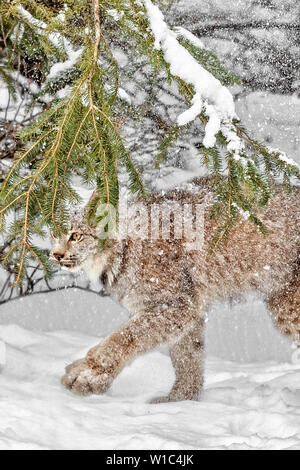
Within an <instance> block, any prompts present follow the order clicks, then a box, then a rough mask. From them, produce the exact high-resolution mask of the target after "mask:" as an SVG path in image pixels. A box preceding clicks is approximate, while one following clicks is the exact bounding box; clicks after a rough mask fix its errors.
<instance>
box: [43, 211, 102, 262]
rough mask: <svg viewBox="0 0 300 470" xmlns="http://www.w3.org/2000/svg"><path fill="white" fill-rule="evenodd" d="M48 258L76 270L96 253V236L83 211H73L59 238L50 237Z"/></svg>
mask: <svg viewBox="0 0 300 470" xmlns="http://www.w3.org/2000/svg"><path fill="white" fill-rule="evenodd" d="M51 239H52V240H51V241H52V250H51V255H50V258H51V259H52V260H53V261H55V262H56V263H59V264H60V265H61V266H63V267H65V268H68V269H70V270H72V271H77V270H78V269H80V268H81V267H82V265H83V264H84V263H85V262H86V261H87V260H88V259H89V258H90V257H92V256H93V255H95V254H96V253H97V249H98V237H97V235H96V231H95V229H94V228H93V227H91V226H89V225H88V224H87V222H86V220H85V216H84V212H83V211H82V212H75V213H74V214H73V215H72V216H71V220H70V227H69V230H68V232H67V233H66V234H62V235H61V237H60V238H54V237H53V236H52V237H51Z"/></svg>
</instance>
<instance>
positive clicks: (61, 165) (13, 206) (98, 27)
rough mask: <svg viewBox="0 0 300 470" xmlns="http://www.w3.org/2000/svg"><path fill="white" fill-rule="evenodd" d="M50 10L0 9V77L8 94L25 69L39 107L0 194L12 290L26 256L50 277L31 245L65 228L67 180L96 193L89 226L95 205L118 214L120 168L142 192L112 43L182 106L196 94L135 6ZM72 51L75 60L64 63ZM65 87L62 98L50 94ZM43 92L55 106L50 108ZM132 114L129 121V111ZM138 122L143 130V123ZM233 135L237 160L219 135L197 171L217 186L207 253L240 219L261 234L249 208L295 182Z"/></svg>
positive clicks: (27, 4)
mask: <svg viewBox="0 0 300 470" xmlns="http://www.w3.org/2000/svg"><path fill="white" fill-rule="evenodd" d="M59 3H60V2H56V4H59ZM157 3H159V4H160V5H161V4H163V3H165V4H167V3H169V2H162V1H161V2H157ZM51 4H52V2H42V1H34V0H13V1H5V0H4V1H3V0H2V2H1V5H0V18H1V20H0V31H1V39H0V41H1V45H2V48H3V51H4V52H5V53H4V54H2V55H1V56H0V76H1V78H2V79H3V80H4V81H5V83H7V85H8V86H9V87H10V89H11V90H12V91H13V90H14V77H15V76H14V75H13V71H15V70H16V69H17V68H18V70H20V62H21V63H24V64H28V63H29V64H32V70H31V71H29V72H28V70H27V71H26V70H25V67H23V69H22V68H21V71H22V72H23V75H25V76H26V77H27V78H29V79H32V80H34V81H35V83H38V85H39V86H40V91H39V93H38V94H37V95H38V96H37V99H41V100H43V99H44V103H47V104H46V105H45V106H44V108H45V109H44V112H43V113H42V114H41V115H40V117H39V119H38V120H36V121H35V122H34V123H33V124H32V125H30V126H29V127H27V128H26V129H25V130H23V131H22V132H21V134H20V139H21V140H22V142H23V143H24V148H23V150H22V152H21V153H20V154H18V155H16V157H15V159H14V161H13V164H12V165H11V167H10V169H9V171H8V172H7V174H6V176H5V180H4V182H3V184H2V187H1V191H0V203H1V206H0V224H1V227H0V229H1V230H5V231H6V232H5V233H6V237H7V240H8V243H7V249H6V250H5V251H4V254H2V262H3V263H10V262H11V260H12V259H18V260H19V262H18V268H17V271H16V283H17V284H18V283H21V282H22V279H23V278H24V275H25V272H26V266H27V262H28V259H29V258H32V257H34V258H35V259H36V260H38V262H39V263H40V264H41V265H42V267H43V268H44V270H45V272H46V273H47V274H48V275H49V276H51V266H50V265H49V262H48V259H47V256H45V254H44V253H43V251H42V250H40V249H38V248H37V247H36V246H35V244H34V240H35V238H36V236H39V237H43V236H45V228H46V227H50V228H51V230H52V231H53V233H54V234H55V235H59V234H60V233H62V232H63V231H65V230H66V229H67V223H68V210H67V208H68V205H69V204H70V203H71V204H74V203H75V202H77V201H78V200H79V196H78V194H77V193H76V191H75V190H74V188H73V186H72V179H73V178H74V176H75V175H77V176H80V177H81V179H82V182H83V183H85V184H93V185H95V186H96V188H97V189H96V191H95V192H94V196H93V198H92V199H91V201H90V205H89V218H90V220H92V218H93V217H94V214H95V212H96V209H97V205H98V204H99V203H101V204H112V205H113V206H115V207H117V205H118V193H119V192H118V189H119V178H118V175H119V167H120V166H123V167H124V168H125V169H126V171H127V173H128V176H129V186H130V189H131V191H132V192H135V193H137V194H138V195H143V194H145V189H144V185H143V181H142V175H141V172H140V171H139V169H138V168H137V167H136V165H135V163H134V162H133V161H132V159H131V156H130V154H129V152H128V150H127V146H126V139H125V136H124V135H123V133H122V122H121V121H120V119H119V116H120V113H122V112H124V107H126V106H127V110H126V112H127V114H128V113H129V112H130V109H129V108H130V106H128V105H127V104H126V103H124V102H122V100H121V99H120V98H119V83H120V79H121V75H122V72H121V70H120V68H119V66H118V63H117V62H116V60H115V58H114V55H113V52H112V44H113V42H114V41H116V37H117V39H118V42H119V44H122V45H123V46H124V45H125V47H126V48H128V50H131V51H132V52H133V55H134V54H136V55H138V56H139V57H140V58H141V59H142V61H143V62H146V61H147V62H148V64H149V65H150V66H151V69H152V73H151V80H152V81H155V80H154V79H155V77H157V79H158V80H163V81H164V82H168V83H175V84H176V86H177V88H178V90H179V92H180V93H181V94H182V96H183V97H184V99H185V100H186V102H187V104H191V101H192V98H193V96H194V94H195V91H194V89H193V87H192V86H191V85H189V84H188V83H185V82H184V81H183V80H181V79H180V78H179V77H176V76H173V75H172V74H171V72H170V67H169V64H168V63H167V62H166V61H165V59H164V56H163V53H162V51H160V50H157V49H155V48H154V38H153V35H152V33H151V30H150V28H149V23H148V19H147V15H146V10H145V7H144V4H143V2H142V1H140V0H102V1H99V0H93V1H91V0H76V1H75V0H65V1H64V2H61V11H60V14H57V11H56V9H55V8H52V7H51ZM180 42H181V44H182V45H183V46H184V47H186V49H187V50H188V51H189V52H190V53H191V54H192V55H193V57H194V58H195V59H196V60H197V61H198V62H199V63H200V64H201V65H202V66H203V67H204V68H205V69H206V70H208V71H209V72H210V73H211V74H212V75H214V76H215V77H216V78H217V79H219V80H220V81H221V83H222V84H225V85H230V84H232V83H238V82H239V78H238V77H237V76H236V75H234V74H233V73H230V72H228V71H227V70H225V68H224V67H223V66H222V64H221V63H220V62H219V61H218V59H217V57H216V56H215V55H214V54H213V53H211V52H209V51H206V50H199V49H198V48H197V47H195V45H193V44H192V43H190V42H189V41H188V40H186V39H182V38H181V39H180ZM70 45H71V46H72V48H73V50H75V51H77V52H78V51H79V52H80V53H78V56H77V59H76V60H73V61H72V60H69V62H68V57H69V56H68V53H69V51H68V47H69V46H70ZM61 62H64V67H63V70H62V71H61V72H60V73H56V74H55V75H54V76H53V77H52V78H51V76H50V78H49V79H48V78H47V75H48V74H49V71H50V70H51V67H52V66H53V65H55V64H58V63H61ZM65 87H67V91H68V92H67V93H65V94H64V95H65V96H61V94H57V92H58V91H60V90H63V89H66V88H65ZM49 94H51V95H52V96H53V95H54V96H55V98H54V99H52V100H51V101H49V102H48V101H47V100H46V98H47V96H48V95H49ZM131 116H135V114H134V110H132V113H131ZM138 119H140V116H138ZM198 119H199V120H200V122H201V124H202V125H203V126H205V125H206V123H207V121H208V117H207V116H206V115H205V113H204V112H202V113H201V114H200V115H199V116H198ZM139 122H140V125H143V123H142V120H140V121H139ZM187 126H189V124H188V125H187ZM187 126H182V127H179V126H177V125H175V126H173V127H171V128H170V131H169V132H168V133H167V135H166V136H165V139H164V140H163V141H162V142H161V145H160V147H159V152H158V155H157V158H156V166H158V165H159V164H160V163H161V162H162V161H163V160H164V158H165V157H166V156H167V154H168V151H169V150H170V148H171V147H172V145H174V144H175V142H176V140H177V139H178V138H179V137H180V135H181V134H182V133H183V131H184V130H185V129H186V127H187ZM232 128H233V130H234V132H236V134H237V135H238V136H239V137H240V138H241V139H243V140H244V141H245V143H246V147H245V151H243V153H242V154H241V155H239V157H238V158H236V155H234V154H233V153H231V152H226V145H227V141H226V138H225V136H224V135H223V134H222V133H221V132H219V133H218V134H217V143H216V145H215V147H213V148H204V147H202V148H200V149H199V153H200V160H201V163H202V164H203V165H204V166H205V167H206V168H207V169H208V170H209V172H210V173H211V175H212V176H213V178H214V180H215V189H216V203H215V205H214V207H213V210H212V215H213V216H215V217H218V218H219V220H220V224H219V230H218V232H217V233H216V238H215V240H214V244H215V245H217V244H218V243H220V241H221V240H222V239H224V238H225V237H226V236H227V234H228V233H229V231H230V228H231V227H232V226H233V224H234V223H235V221H236V220H237V218H238V217H239V216H240V214H241V212H242V213H247V214H248V217H249V218H250V220H251V221H252V222H253V223H254V224H256V225H257V226H258V228H259V229H260V230H262V231H264V230H265V229H264V227H263V225H262V223H261V222H260V220H259V219H258V217H257V216H256V210H257V207H258V206H264V205H266V204H267V203H268V201H269V198H270V197H271V194H272V183H273V178H274V177H276V176H279V175H282V176H283V180H284V182H285V184H286V186H287V187H288V186H289V184H290V179H291V177H293V176H295V177H297V178H299V177H300V172H299V169H298V168H297V167H296V166H295V165H293V164H291V163H290V162H289V161H288V160H285V159H283V158H282V157H281V155H280V153H276V152H275V153H274V152H270V151H269V150H268V149H267V148H266V147H264V146H263V145H262V144H260V143H259V142H257V141H255V140H254V139H252V138H251V137H249V135H248V134H247V132H246V130H245V129H243V128H242V126H241V124H240V122H238V121H235V122H233V123H232ZM154 164H155V162H154ZM10 212H12V213H13V214H14V222H13V223H11V222H8V221H9V220H10V218H9V217H7V215H8V214H9V213H10Z"/></svg>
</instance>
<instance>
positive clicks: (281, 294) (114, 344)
mask: <svg viewBox="0 0 300 470" xmlns="http://www.w3.org/2000/svg"><path fill="white" fill-rule="evenodd" d="M211 184H212V183H211V180H210V179H209V178H203V179H202V180H201V181H198V183H197V186H196V187H195V190H194V191H192V192H187V191H179V190H178V191H177V190H174V191H171V192H169V193H166V194H164V195H156V196H153V197H152V199H151V198H150V199H147V202H146V203H147V205H149V204H150V203H151V202H154V203H155V204H160V203H163V202H167V203H168V202H170V201H177V202H179V204H184V203H185V202H187V203H189V202H191V201H193V202H195V201H198V202H199V203H201V202H203V201H204V198H206V200H209V197H208V196H209V195H212V191H211ZM299 195H300V188H293V189H292V190H291V192H290V193H285V192H284V191H283V190H282V189H281V188H280V186H278V187H277V189H276V190H275V195H274V197H273V199H272V200H271V203H270V204H269V206H268V207H267V208H265V209H264V210H262V211H261V212H260V214H259V215H260V218H261V220H262V221H263V222H264V223H265V225H266V226H267V228H268V235H267V236H263V235H262V234H261V233H260V232H259V231H258V230H257V228H256V227H255V226H254V225H253V224H252V223H251V222H249V221H248V220H247V218H246V217H245V218H243V217H241V218H240V221H239V222H238V223H237V224H236V226H235V227H234V228H233V229H232V232H231V234H230V238H229V241H228V242H226V243H225V244H224V245H223V246H222V247H221V248H219V249H217V250H215V252H214V253H213V254H212V255H208V254H207V250H208V245H209V243H210V240H211V236H212V233H213V232H214V230H215V228H216V222H215V221H213V220H212V219H211V218H210V217H209V205H210V204H209V203H208V204H207V205H206V208H205V212H204V243H203V247H202V249H197V250H187V249H186V245H185V240H183V239H175V238H174V237H173V238H171V239H155V240H153V239H140V240H139V239H134V240H133V239H131V238H130V237H127V238H125V239H124V238H123V239H120V238H119V239H118V238H115V239H111V240H108V241H107V243H106V246H105V248H104V249H102V250H100V249H99V244H98V237H97V235H96V231H95V229H94V228H92V227H90V226H89V225H87V223H86V222H85V220H84V217H83V216H82V218H81V219H78V218H76V217H75V218H74V219H73V220H72V222H71V227H70V231H69V233H68V234H67V235H66V236H63V237H62V238H60V239H59V240H53V249H52V257H53V258H55V260H56V261H57V262H59V264H60V265H62V266H65V267H68V268H69V269H71V270H72V269H80V268H82V269H84V270H86V272H87V273H88V274H89V273H90V274H91V275H92V276H96V277H97V278H99V279H100V281H101V282H102V284H103V285H104V287H105V289H106V290H107V292H108V293H109V294H110V295H111V296H112V297H114V298H115V299H116V300H117V301H118V302H119V303H120V304H122V305H124V306H125V307H126V308H128V309H129V310H130V311H131V313H132V317H131V319H130V320H129V321H128V323H126V324H125V325H124V326H123V327H122V328H120V329H119V330H118V331H115V332H114V333H112V334H111V335H109V336H108V337H107V338H106V339H105V340H104V341H103V342H102V343H101V344H100V345H98V346H96V347H94V348H92V349H91V350H90V351H89V352H88V354H87V356H86V357H85V358H83V359H80V360H78V361H76V362H74V363H73V364H71V365H69V366H68V367H67V368H66V373H65V375H64V377H63V378H62V382H63V384H64V385H65V386H66V387H67V388H69V389H70V390H72V391H73V392H75V393H78V394H83V395H86V394H89V393H104V392H105V391H106V390H107V389H108V388H109V386H110V385H111V383H112V381H113V380H114V378H115V377H116V376H117V375H118V374H119V372H120V371H121V370H122V368H123V367H124V366H125V365H126V364H128V362H129V361H131V360H132V359H134V358H135V357H136V356H137V355H138V354H141V353H145V352H147V351H150V350H152V349H154V348H156V347H157V346H159V345H160V344H163V343H165V344H166V343H167V344H169V346H170V353H171V359H172V363H173V366H174V369H175V374H176V380H175V383H174V386H173V388H172V390H171V391H170V393H169V395H168V396H166V397H160V398H157V399H155V400H153V401H154V402H165V401H178V400H194V399H197V397H198V395H199V392H200V390H201V386H202V383H203V370H202V360H203V350H204V345H203V335H204V312H205V310H207V309H208V308H209V306H210V305H211V303H212V302H214V301H216V300H218V299H226V298H228V297H233V296H238V295H240V294H242V293H245V292H247V291H259V292H260V293H261V294H262V295H263V296H264V298H265V299H266V302H267V304H268V306H269V308H270V311H271V313H272V317H273V319H274V322H275V323H276V324H277V325H278V327H279V329H280V330H281V331H282V332H283V333H285V334H286V335H288V336H290V337H291V339H292V340H294V341H295V342H297V343H299V341H300V272H299V264H300V263H299V261H300V260H299V255H300V243H299V235H300V228H299V227H300V224H299V222H300V210H299ZM211 197H212V198H213V196H211ZM207 198H208V199H207ZM173 235H174V234H173Z"/></svg>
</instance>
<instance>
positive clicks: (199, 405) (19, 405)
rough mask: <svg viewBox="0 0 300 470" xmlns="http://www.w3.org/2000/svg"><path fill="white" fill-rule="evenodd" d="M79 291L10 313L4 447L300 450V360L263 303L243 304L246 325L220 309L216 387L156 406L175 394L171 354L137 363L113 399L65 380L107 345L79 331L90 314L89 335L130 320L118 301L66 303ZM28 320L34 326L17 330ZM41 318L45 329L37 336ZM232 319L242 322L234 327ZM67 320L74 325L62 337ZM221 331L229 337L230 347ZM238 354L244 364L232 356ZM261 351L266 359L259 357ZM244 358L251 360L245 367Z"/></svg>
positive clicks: (3, 376)
mask: <svg viewBox="0 0 300 470" xmlns="http://www.w3.org/2000/svg"><path fill="white" fill-rule="evenodd" d="M77 294H78V295H77ZM77 294H75V293H74V292H72V293H71V292H69V293H63V294H50V295H49V296H46V297H45V296H44V297H43V296H37V297H35V299H34V300H32V299H25V300H24V301H16V302H12V303H11V304H7V306H6V308H5V312H4V310H3V315H2V316H1V323H2V325H1V326H0V364H1V363H2V364H4V365H2V366H1V365H0V368H1V367H2V369H1V372H0V417H1V418H0V449H253V448H255V449H300V355H299V353H298V352H297V351H296V350H295V351H294V352H293V350H292V349H291V348H290V345H289V344H288V343H285V342H283V343H281V338H280V337H279V336H277V334H276V333H275V332H274V330H273V329H272V326H271V323H270V322H269V319H268V317H267V315H263V314H262V312H261V305H260V304H259V303H257V301H256V300H253V301H252V304H251V301H248V307H247V308H248V313H247V308H246V307H245V306H244V307H243V306H242V310H241V307H239V310H240V311H242V312H243V313H244V315H240V320H237V319H238V314H237V312H235V310H236V309H235V308H234V309H233V312H231V315H233V317H232V316H231V318H230V316H229V313H228V312H229V308H228V307H227V310H226V308H225V307H224V308H225V310H224V309H223V315H224V316H225V317H223V320H220V315H222V309H220V307H216V310H215V311H213V312H212V314H211V318H210V320H209V321H208V335H207V342H208V357H207V360H206V383H205V388H204V392H203V395H202V397H201V399H200V401H199V402H181V403H169V404H159V405H150V404H148V401H149V400H150V398H152V397H153V396H157V395H161V393H166V392H167V391H168V390H169V388H170V387H171V384H172V381H173V378H174V376H173V371H172V367H171V362H170V359H169V357H168V354H167V351H166V349H165V348H162V349H159V350H157V351H154V352H152V353H149V354H147V355H145V356H142V357H139V358H138V359H136V360H135V361H134V362H133V363H132V364H131V365H130V366H128V367H126V368H125V369H124V370H123V372H122V373H121V374H120V376H119V377H118V378H117V379H116V381H115V382H114V384H113V386H112V387H111V389H110V390H109V391H108V393H106V394H105V395H103V396H90V397H85V398H82V397H78V396H74V395H73V394H72V393H71V392H69V391H67V390H66V389H64V387H63V386H62V385H61V384H60V377H61V375H62V374H63V372H64V367H65V366H66V365H67V364H68V363H69V362H71V361H73V360H75V359H76V358H78V357H82V356H83V355H84V354H85V352H86V351H87V350H88V349H89V348H90V347H92V346H94V345H95V344H96V343H97V342H98V341H99V336H97V337H96V336H91V334H86V333H79V332H76V331H74V330H75V329H76V328H78V329H79V325H80V323H81V322H82V320H83V319H84V316H86V324H85V329H86V330H87V329H89V330H90V331H93V330H94V331H95V333H94V334H97V335H98V333H99V330H101V329H102V330H103V334H102V336H103V335H105V334H107V333H108V329H114V328H116V327H117V325H118V323H120V322H122V321H125V320H126V312H124V311H120V309H118V307H117V306H114V304H113V303H112V302H111V300H109V299H102V300H99V299H97V298H96V297H93V296H91V295H90V296H87V297H86V299H87V298H89V299H91V298H92V299H93V300H90V301H89V302H90V305H88V303H87V306H86V309H85V310H83V311H82V312H81V313H79V310H78V306H79V305H78V302H77V309H75V308H74V307H72V305H69V306H68V307H67V304H64V303H63V299H64V297H63V296H64V295H65V296H66V297H65V301H66V302H67V300H66V299H68V300H70V299H71V297H73V302H75V303H76V299H77V300H78V299H79V296H80V297H81V298H82V297H84V295H83V294H82V293H77ZM59 295H62V297H59ZM76 295H77V297H76ZM45 298H46V299H47V300H48V305H47V304H46V303H45ZM42 299H43V300H42ZM51 299H52V300H51ZM32 302H34V305H35V306H36V307H37V308H36V310H35V314H33V312H32V309H31V307H32ZM39 302H40V303H39ZM13 304H14V306H13V307H12V305H13ZM82 304H84V301H83V300H82ZM91 304H93V305H94V306H95V309H96V310H97V316H98V318H99V321H98V324H97V325H98V326H97V325H96V323H95V322H96V320H95V318H96V316H95V315H96V312H94V313H93V310H92V309H91V310H90V309H89V307H90V306H91ZM259 305H260V307H259ZM42 306H43V307H42ZM251 306H252V307H251ZM39 307H40V308H39ZM49 307H50V308H49ZM96 307H97V308H96ZM99 307H102V308H100V309H99ZM237 307H238V306H237ZM245 308H246V310H245ZM251 308H252V310H253V309H254V310H253V312H254V313H253V314H252V317H253V316H254V317H253V318H252V319H251ZM259 308H260V313H259V314H258V310H259ZM110 310H111V312H110ZM72 311H73V314H74V317H73V323H72ZM14 312H15V313H14ZM51 312H52V313H53V318H52V323H50V320H51ZM226 312H227V313H226ZM255 312H256V314H255ZM10 313H11V317H10V318H9V316H10ZM109 315H111V316H110V321H108V318H109ZM255 315H256V316H255ZM43 317H44V322H43V321H42V318H43ZM218 318H219V320H218ZM258 318H261V321H260V322H259V321H258ZM263 318H264V320H263ZM60 319H61V320H60ZM18 320H19V323H22V322H23V324H25V325H26V324H27V325H28V327H29V326H30V327H31V329H30V330H29V329H28V327H27V328H24V327H21V326H17V325H13V324H12V322H15V321H18ZM34 322H36V325H39V326H40V327H41V325H42V327H43V328H44V331H33V328H34V326H36V325H34ZM47 322H48V323H47ZM218 322H221V323H219V327H218ZM230 322H232V323H233V324H234V325H235V328H234V329H233V330H232V331H231V329H230ZM4 323H7V324H4ZM59 324H61V326H62V327H63V328H67V329H65V330H61V331H57V330H58V327H59ZM71 324H73V328H71ZM108 325H109V326H108ZM221 325H222V326H223V328H225V334H226V336H227V339H226V341H225V343H224V344H223V346H222V345H220V344H219V343H220V337H221V336H222V335H221V334H220V327H221ZM246 325H248V332H249V335H248V336H247V329H246ZM72 329H73V331H71V330H72ZM45 330H48V331H45ZM49 330H56V331H49ZM96 330H97V333H96ZM255 331H256V334H257V340H256V343H255V339H254V332H255ZM223 333H224V330H223ZM100 336H101V335H100ZM267 338H269V340H268V339H267ZM1 341H2V342H1ZM266 341H269V343H270V344H268V343H266ZM272 344H273V346H272ZM4 345H5V346H4ZM276 345H277V349H278V351H279V354H278V355H277V356H276V354H275V352H274V351H275V349H276ZM272 347H273V348H274V351H273V353H274V354H273V353H272ZM4 348H5V350H6V351H5V353H4ZM270 348H271V349H270ZM230 349H232V350H233V351H235V355H236V356H237V359H236V360H235V361H229V360H228V359H226V357H228V356H230V354H229V351H230ZM247 350H248V353H247V354H248V356H247V354H246V351H247ZM256 350H257V351H258V356H260V357H261V358H262V359H263V358H265V359H264V360H260V362H257V361H256V360H255V357H256V356H255V351H256ZM260 350H261V351H260ZM259 351H260V352H259ZM263 351H265V353H263ZM212 352H215V353H219V356H220V357H219V358H217V357H215V356H213V355H212ZM268 354H269V356H268ZM272 354H273V356H272ZM239 355H240V359H241V360H242V361H245V359H247V358H248V362H238V356H239ZM4 356H5V357H4ZM267 357H274V358H276V360H272V361H271V360H269V359H266V358H267ZM280 357H285V358H286V359H285V360H284V361H283V360H280ZM249 360H251V362H249Z"/></svg>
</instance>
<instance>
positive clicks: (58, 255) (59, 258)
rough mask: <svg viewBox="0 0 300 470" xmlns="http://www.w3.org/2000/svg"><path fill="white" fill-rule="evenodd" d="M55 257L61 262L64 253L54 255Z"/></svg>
mask: <svg viewBox="0 0 300 470" xmlns="http://www.w3.org/2000/svg"><path fill="white" fill-rule="evenodd" d="M53 256H54V258H55V259H56V260H57V261H60V260H61V259H63V257H64V254H63V253H53Z"/></svg>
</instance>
